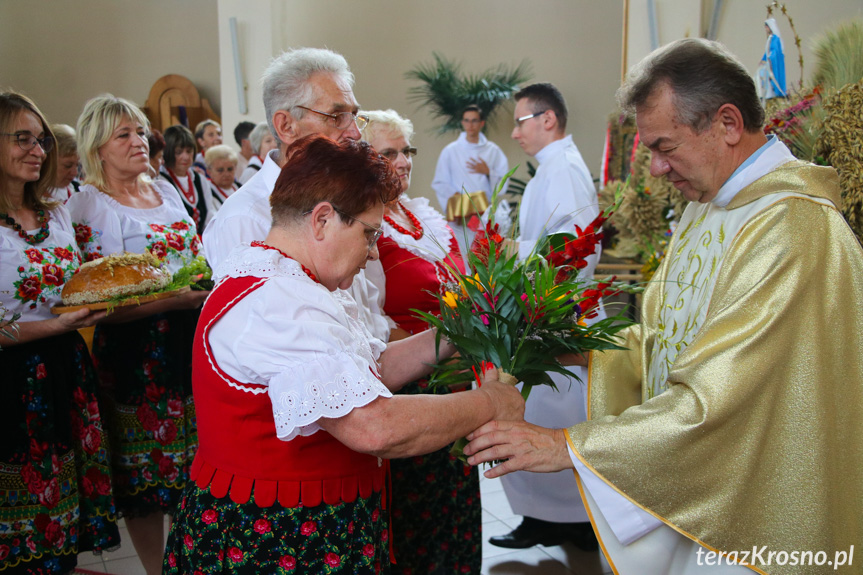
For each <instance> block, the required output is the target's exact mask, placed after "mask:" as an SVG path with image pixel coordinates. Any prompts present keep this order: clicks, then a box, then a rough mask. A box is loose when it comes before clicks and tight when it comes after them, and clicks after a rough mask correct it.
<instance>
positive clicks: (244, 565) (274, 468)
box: [164, 135, 524, 575]
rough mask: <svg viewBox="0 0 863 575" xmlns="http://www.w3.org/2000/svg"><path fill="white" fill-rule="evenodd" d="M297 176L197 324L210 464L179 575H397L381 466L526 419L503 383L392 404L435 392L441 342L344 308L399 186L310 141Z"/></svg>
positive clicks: (175, 567) (285, 174)
mask: <svg viewBox="0 0 863 575" xmlns="http://www.w3.org/2000/svg"><path fill="white" fill-rule="evenodd" d="M285 158H286V163H285V166H284V167H283V168H282V171H281V174H280V176H279V178H278V180H277V181H276V184H275V187H274V189H273V192H272V194H271V196H270V205H271V208H272V212H271V213H272V222H273V224H272V229H271V230H270V232H269V234H268V235H267V237H266V238H265V239H264V240H263V241H256V242H253V243H252V244H251V245H240V246H238V247H237V248H235V249H234V251H233V252H232V253H231V254H230V255H229V256H228V257H227V259H225V261H224V262H223V263H222V264H221V265H220V266H219V269H218V270H216V274H217V275H218V276H220V277H222V278H223V279H221V280H220V281H219V283H218V284H217V285H216V287H215V289H214V290H213V292H212V294H211V295H210V297H209V298H208V299H207V302H206V303H205V305H204V309H203V311H202V314H201V320H200V322H199V323H198V332H197V334H196V336H195V346H194V352H193V353H194V368H193V378H192V379H193V387H194V393H195V405H196V409H197V416H198V440H199V446H198V452H197V454H196V456H195V461H194V463H193V465H192V474H191V478H192V479H193V480H194V482H193V483H192V482H190V483H189V484H188V485H187V487H186V491H185V493H184V497H183V500H182V502H181V504H180V508H179V509H178V511H177V515H176V516H175V519H174V524H173V526H172V528H171V534H170V536H169V539H168V545H167V550H166V557H165V563H164V572H165V573H166V574H168V575H174V574H178V573H193V572H196V571H200V572H204V573H216V572H218V573H227V572H230V573H254V574H257V573H287V572H296V573H329V574H333V575H336V574H348V573H351V574H368V575H372V574H375V573H381V572H383V573H389V572H390V559H391V555H390V542H391V540H390V538H389V529H388V522H389V509H388V506H387V501H388V499H389V496H388V493H387V492H386V490H387V488H386V484H387V481H386V471H387V467H388V465H387V462H386V461H385V460H384V459H383V458H394V457H410V456H415V455H420V454H423V453H428V452H430V451H434V450H437V449H440V448H441V447H443V446H444V445H447V444H448V443H450V442H452V441H454V440H455V439H456V438H458V437H461V436H462V435H464V434H466V433H469V432H470V431H472V430H474V429H475V428H476V427H477V425H479V424H481V423H482V422H484V421H487V420H490V419H492V418H503V419H519V418H521V414H522V412H523V409H524V402H523V401H522V400H521V396H520V394H518V392H517V391H516V390H515V388H514V387H511V386H507V385H505V384H502V383H500V382H498V381H497V375H496V372H495V370H491V372H489V373H487V374H486V376H485V378H484V379H483V386H482V388H481V389H477V390H472V391H467V392H465V393H458V394H450V395H441V396H434V395H398V396H393V392H394V391H397V390H398V389H399V388H401V387H402V386H404V385H405V384H406V383H407V382H410V381H414V380H416V379H418V378H420V377H422V376H424V375H426V374H428V372H429V371H430V367H429V364H431V363H433V362H434V361H435V342H434V340H435V334H434V333H433V332H431V331H425V332H423V333H420V334H417V335H414V336H412V337H409V338H406V339H404V340H402V341H396V342H392V343H390V344H389V345H385V344H384V343H383V342H381V341H380V340H377V339H375V338H374V336H372V335H371V333H370V332H369V331H368V328H367V327H366V326H365V324H363V323H362V322H361V321H359V319H358V315H357V314H358V310H357V306H356V303H355V302H354V300H353V299H351V298H350V297H349V296H345V295H344V293H345V292H343V291H341V290H344V289H347V288H349V287H350V284H351V283H352V282H353V279H354V276H355V275H356V274H357V272H358V271H359V270H360V269H362V268H363V267H365V266H366V264H368V263H369V262H371V261H374V260H375V259H377V257H378V251H377V240H378V238H379V237H380V233H381V229H380V226H381V221H382V219H383V210H384V207H383V206H384V203H385V202H388V201H391V200H393V199H395V198H396V197H397V196H398V195H399V193H400V192H401V186H400V184H399V183H398V178H397V176H396V174H395V172H394V170H393V169H392V166H391V165H390V163H389V162H387V161H386V160H384V159H383V158H381V157H380V156H379V155H378V154H377V153H376V152H375V151H374V150H372V149H371V148H370V147H369V145H368V144H367V143H365V142H354V141H351V140H346V141H344V142H341V143H337V142H334V141H333V140H330V139H329V138H326V137H324V136H320V135H311V136H306V137H304V138H301V139H300V140H297V141H296V142H294V143H293V144H291V145H290V146H289V147H288V149H287V150H286V151H285ZM440 351H441V354H442V355H443V356H449V355H451V354H452V353H453V351H454V349H453V347H452V345H451V344H449V343H448V342H442V343H441V346H440ZM395 559H396V562H397V565H396V567H395V569H400V563H401V561H402V558H401V557H400V556H399V555H396V557H395Z"/></svg>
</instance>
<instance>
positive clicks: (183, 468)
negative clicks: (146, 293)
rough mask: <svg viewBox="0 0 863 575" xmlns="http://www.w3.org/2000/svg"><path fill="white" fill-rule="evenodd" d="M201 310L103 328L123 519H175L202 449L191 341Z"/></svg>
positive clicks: (101, 345)
mask: <svg viewBox="0 0 863 575" xmlns="http://www.w3.org/2000/svg"><path fill="white" fill-rule="evenodd" d="M199 313H200V312H199V310H183V311H172V312H167V313H163V314H158V315H154V316H150V317H147V318H143V319H140V320H136V321H133V322H129V323H124V324H117V325H105V324H100V325H98V326H96V332H95V335H94V337H93V357H94V359H95V361H96V369H97V370H98V372H99V378H100V380H101V384H102V397H103V400H104V404H105V411H106V415H105V419H106V421H107V428H108V432H109V435H110V438H111V445H112V446H113V448H114V449H113V451H114V453H113V454H112V455H113V458H112V462H111V463H112V469H113V474H114V496H115V499H116V502H117V509H118V510H119V512H120V514H121V515H123V516H127V517H142V516H146V515H149V514H150V513H154V512H157V511H162V512H165V513H169V514H173V513H174V510H175V509H176V507H177V503H179V500H180V495H181V494H182V492H183V488H184V487H185V485H186V481H187V480H188V478H189V467H190V465H191V463H192V459H193V458H194V456H195V450H196V448H197V431H196V427H195V407H194V404H193V402H192V340H193V338H194V335H195V326H196V325H197V321H198V315H199Z"/></svg>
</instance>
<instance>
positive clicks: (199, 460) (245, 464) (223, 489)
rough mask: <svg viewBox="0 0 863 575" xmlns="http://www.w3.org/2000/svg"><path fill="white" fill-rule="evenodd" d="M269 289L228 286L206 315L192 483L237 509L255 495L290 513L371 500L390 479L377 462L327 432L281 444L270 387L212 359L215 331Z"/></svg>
mask: <svg viewBox="0 0 863 575" xmlns="http://www.w3.org/2000/svg"><path fill="white" fill-rule="evenodd" d="M266 281H267V278H263V279H262V278H255V277H245V278H229V279H226V280H224V281H223V282H222V283H220V284H219V285H218V286H217V287H216V289H214V290H213V292H212V293H211V294H210V296H209V297H208V298H207V302H206V303H205V304H204V308H203V310H202V311H201V317H200V320H199V321H198V328H197V333H195V342H194V346H193V357H192V388H193V391H194V395H195V411H196V414H197V421H198V452H197V454H196V455H195V460H194V462H193V463H192V469H191V478H192V480H193V481H195V483H196V484H197V485H198V487H199V488H201V489H206V488H207V486H209V487H210V493H212V494H213V495H214V496H215V497H224V496H225V495H228V494H230V497H231V500H232V501H234V502H235V503H246V502H247V501H248V500H249V497H250V496H251V494H252V493H253V492H254V496H255V503H256V504H257V505H258V506H259V507H269V506H271V505H273V503H274V502H275V501H277V500H278V502H279V503H280V504H281V505H282V506H284V507H297V506H299V505H301V504H302V505H303V506H305V507H312V506H315V505H320V504H321V502H323V503H326V504H329V505H335V504H338V503H340V502H342V501H344V502H348V503H349V502H352V501H354V500H355V499H356V498H357V496H358V495H359V497H362V498H364V499H365V498H368V497H370V496H371V494H372V492H373V491H374V492H379V491H381V489H382V488H383V486H384V481H385V478H386V468H385V466H384V465H383V464H382V463H381V462H380V460H379V459H378V458H377V457H374V456H372V455H365V454H362V453H357V452H356V451H352V450H351V449H349V448H348V447H346V446H345V445H344V444H342V443H341V442H339V441H338V440H337V439H336V438H334V437H333V436H332V435H330V434H329V433H327V432H326V431H323V430H320V431H317V432H316V433H314V434H313V435H310V436H308V437H295V438H294V439H292V440H290V441H282V440H280V439H279V438H278V437H277V436H276V424H275V421H274V420H273V406H272V403H271V402H270V396H269V394H268V393H267V390H268V388H267V386H264V385H257V384H253V383H244V382H240V381H237V380H236V379H234V378H232V377H231V376H229V375H228V374H227V373H225V372H224V371H222V370H221V369H220V368H219V366H218V364H217V363H216V361H215V358H213V355H212V350H211V349H210V345H209V330H210V328H211V327H212V326H213V324H214V323H215V322H216V321H218V320H219V318H221V317H222V316H223V315H224V314H225V313H226V312H227V311H228V310H229V309H231V308H232V307H233V306H234V305H235V304H236V303H237V302H238V301H240V300H241V299H243V298H244V297H246V296H247V295H249V294H250V293H252V292H253V291H254V290H256V289H257V288H259V287H261V286H262V285H263V284H264V283H265V282H266ZM382 503H383V505H384V507H386V504H385V503H384V502H383V501H382Z"/></svg>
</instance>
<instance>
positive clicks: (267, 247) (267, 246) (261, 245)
mask: <svg viewBox="0 0 863 575" xmlns="http://www.w3.org/2000/svg"><path fill="white" fill-rule="evenodd" d="M252 247H256V248H263V249H265V250H276V251H277V252H279V253H280V254H282V256H284V257H286V258H288V259H289V260H294V258H292V257H291V256H289V255H288V254H286V253H285V252H283V251H282V250H280V249H279V248H277V247H274V246H271V245H270V244H265V243H264V242H259V241H254V242H252ZM294 261H295V262H297V260H294ZM297 263H298V264H300V262H297ZM300 267H301V268H303V271H304V272H306V275H307V276H309V277H310V278H312V281H314V282H316V283H321V282H319V281H318V278H317V276H315V274H313V273H312V270H310V269H309V268H307V267H306V266H304V265H303V264H300Z"/></svg>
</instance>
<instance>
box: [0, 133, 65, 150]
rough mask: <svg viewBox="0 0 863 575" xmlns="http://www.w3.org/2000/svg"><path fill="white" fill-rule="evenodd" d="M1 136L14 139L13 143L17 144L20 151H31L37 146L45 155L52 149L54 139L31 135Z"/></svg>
mask: <svg viewBox="0 0 863 575" xmlns="http://www.w3.org/2000/svg"><path fill="white" fill-rule="evenodd" d="M0 135H3V136H9V137H10V138H15V141H16V142H18V147H19V148H21V149H22V150H32V149H33V148H35V147H36V144H39V147H40V148H42V151H43V152H45V153H46V154H47V153H48V152H50V151H51V150H53V149H54V137H53V136H45V137H44V138H37V137H36V136H34V135H33V134H23V133H18V134H5V133H3V134H0Z"/></svg>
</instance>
